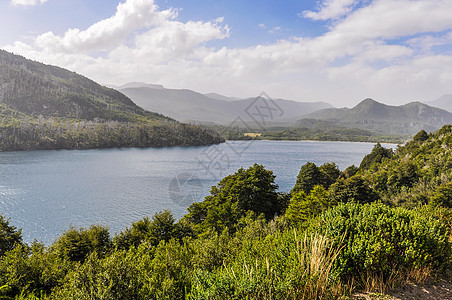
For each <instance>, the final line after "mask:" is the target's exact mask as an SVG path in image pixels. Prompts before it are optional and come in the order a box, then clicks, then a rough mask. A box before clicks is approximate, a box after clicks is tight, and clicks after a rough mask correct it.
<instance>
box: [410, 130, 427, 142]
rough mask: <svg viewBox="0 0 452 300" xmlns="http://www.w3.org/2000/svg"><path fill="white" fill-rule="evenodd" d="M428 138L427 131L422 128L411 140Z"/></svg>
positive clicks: (419, 140) (421, 140)
mask: <svg viewBox="0 0 452 300" xmlns="http://www.w3.org/2000/svg"><path fill="white" fill-rule="evenodd" d="M427 139H428V133H427V131H425V130H424V129H422V130H421V131H419V132H418V133H416V135H415V136H414V137H413V141H415V142H423V141H425V140H427Z"/></svg>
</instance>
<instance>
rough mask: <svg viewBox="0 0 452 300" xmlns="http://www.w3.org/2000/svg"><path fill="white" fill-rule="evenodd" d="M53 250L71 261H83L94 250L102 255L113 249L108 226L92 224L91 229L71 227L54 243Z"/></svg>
mask: <svg viewBox="0 0 452 300" xmlns="http://www.w3.org/2000/svg"><path fill="white" fill-rule="evenodd" d="M52 250H53V251H55V252H56V253H58V254H59V256H60V257H62V258H66V259H69V260H70V261H81V262H83V261H84V260H85V258H86V257H87V256H88V255H89V254H91V253H92V252H97V253H98V254H99V255H100V256H103V255H105V254H106V253H107V252H108V251H110V250H111V241H110V233H109V232H108V228H106V227H103V226H100V225H92V226H90V228H89V229H84V228H80V229H76V228H73V227H71V228H70V229H69V230H67V231H66V232H64V233H63V235H62V236H61V237H60V238H59V239H58V240H57V241H56V242H55V243H54V244H53V245H52Z"/></svg>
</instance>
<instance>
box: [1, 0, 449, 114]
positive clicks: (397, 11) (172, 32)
mask: <svg viewBox="0 0 452 300" xmlns="http://www.w3.org/2000/svg"><path fill="white" fill-rule="evenodd" d="M363 3H365V4H366V5H364V6H361V7H358V6H356V1H351V0H342V1H333V0H326V1H324V2H323V3H322V4H321V5H320V8H319V11H318V12H316V13H315V14H317V15H316V17H314V15H313V14H310V15H309V16H308V15H306V17H309V18H312V19H315V18H318V19H319V20H320V19H321V20H331V21H332V23H333V24H332V25H331V27H330V28H329V31H328V32H326V33H325V34H323V35H321V36H318V37H312V38H298V37H294V38H291V39H286V40H280V41H277V42H275V43H273V44H268V45H256V46H253V47H248V48H227V47H222V48H221V47H213V46H212V44H211V43H210V42H212V41H218V40H221V39H225V38H227V37H228V36H229V27H228V26H227V25H225V24H223V22H224V20H223V18H218V19H216V20H213V21H197V22H194V21H188V22H181V21H179V20H178V15H177V13H178V12H177V10H174V9H170V10H161V9H159V8H158V7H157V6H156V5H155V4H154V2H153V1H149V0H127V1H125V2H124V3H122V4H120V5H119V6H118V8H117V11H116V13H115V14H114V15H113V16H112V17H110V18H107V19H105V20H101V21H99V22H97V23H95V24H93V25H92V26H90V27H89V28H87V29H85V30H82V29H70V30H68V31H67V32H66V33H65V34H64V35H61V36H60V35H57V34H55V33H52V32H48V33H45V34H42V35H39V36H37V37H36V38H35V39H34V41H33V42H29V43H25V42H20V41H18V42H16V43H15V44H14V45H10V46H8V47H6V49H7V50H9V51H13V52H15V53H20V54H22V55H24V56H26V57H30V58H32V59H37V60H40V61H44V62H46V63H52V64H56V65H60V66H63V67H66V68H69V69H71V70H74V71H77V72H79V73H82V74H84V75H87V76H89V77H91V78H93V79H95V80H97V81H99V82H103V83H112V84H122V83H125V82H128V81H147V82H155V83H157V82H158V83H162V84H164V85H166V86H169V87H174V88H191V89H195V90H199V91H201V92H210V91H215V92H220V93H224V94H227V95H234V94H236V95H239V96H253V95H257V94H259V93H260V92H261V91H262V90H265V91H267V92H268V93H269V94H270V95H271V96H272V95H274V96H275V97H286V98H292V99H296V100H326V101H332V102H333V101H339V102H337V103H336V105H338V106H340V105H343V104H348V105H350V104H354V103H356V102H357V101H359V100H361V99H363V98H366V97H374V98H376V99H377V100H382V101H387V102H391V101H392V102H394V101H397V100H398V101H406V100H410V99H411V100H420V99H422V97H424V99H425V98H426V97H427V99H431V98H435V97H437V96H440V95H437V94H434V93H437V92H439V91H442V92H439V93H452V71H450V70H449V69H450V68H448V67H447V66H450V65H451V64H452V56H448V55H447V54H437V53H435V52H434V51H433V50H432V49H433V48H434V46H436V45H445V44H452V33H450V32H451V31H452V18H450V16H449V15H450V13H449V12H450V11H452V1H450V0H398V1H393V0H374V1H372V2H369V1H365V2H363ZM258 26H259V27H260V28H266V26H265V25H264V24H260V25H258ZM279 29H280V28H279ZM279 29H278V28H273V30H279ZM405 40H406V41H405ZM216 44H218V43H216ZM99 53H100V54H99Z"/></svg>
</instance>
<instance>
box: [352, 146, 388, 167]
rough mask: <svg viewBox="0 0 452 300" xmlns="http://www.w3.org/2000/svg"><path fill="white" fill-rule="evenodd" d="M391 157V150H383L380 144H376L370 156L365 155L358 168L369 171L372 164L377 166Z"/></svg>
mask: <svg viewBox="0 0 452 300" xmlns="http://www.w3.org/2000/svg"><path fill="white" fill-rule="evenodd" d="M392 156H393V152H392V149H389V148H388V149H387V148H384V147H382V146H381V145H380V143H377V144H376V145H375V146H374V148H373V149H372V152H371V153H370V154H367V155H366V156H365V157H364V158H363V160H362V161H361V164H360V165H359V168H360V169H369V168H370V167H371V166H372V165H373V164H379V163H381V162H382V161H383V160H385V159H389V158H391V157H392Z"/></svg>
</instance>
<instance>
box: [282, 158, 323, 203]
mask: <svg viewBox="0 0 452 300" xmlns="http://www.w3.org/2000/svg"><path fill="white" fill-rule="evenodd" d="M319 184H322V173H321V172H320V170H319V168H318V167H317V166H316V165H315V163H311V162H307V163H306V164H304V165H303V166H302V167H301V169H300V172H299V173H298V176H297V181H296V183H295V186H294V187H293V189H292V191H290V193H291V194H292V195H294V194H296V193H298V192H300V191H303V192H305V193H309V192H310V191H311V190H312V188H313V187H314V186H316V185H319Z"/></svg>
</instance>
